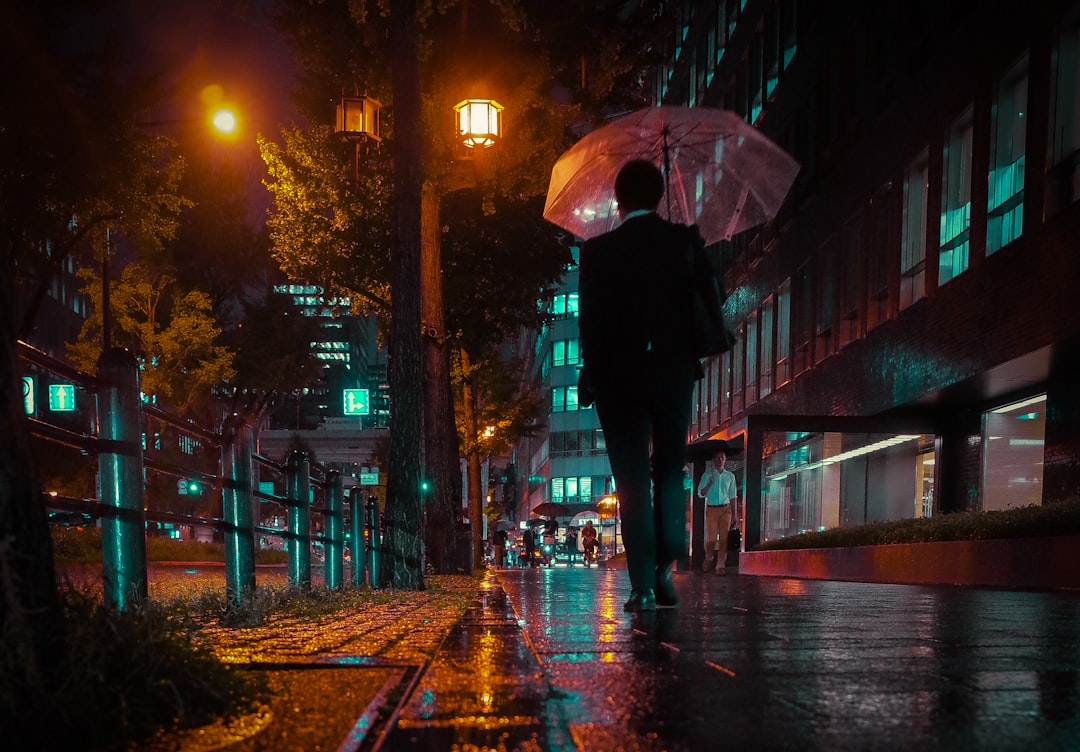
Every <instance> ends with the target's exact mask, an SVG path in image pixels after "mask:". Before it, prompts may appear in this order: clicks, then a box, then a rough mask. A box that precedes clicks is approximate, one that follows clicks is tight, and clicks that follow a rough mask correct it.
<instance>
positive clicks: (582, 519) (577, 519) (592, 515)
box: [570, 512, 600, 527]
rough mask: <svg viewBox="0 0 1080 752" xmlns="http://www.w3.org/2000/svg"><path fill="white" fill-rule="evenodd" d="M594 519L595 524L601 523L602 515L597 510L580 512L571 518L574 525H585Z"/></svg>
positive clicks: (571, 523)
mask: <svg viewBox="0 0 1080 752" xmlns="http://www.w3.org/2000/svg"><path fill="white" fill-rule="evenodd" d="M589 520H592V523H593V524H594V525H599V524H600V515H599V514H597V513H596V512H578V513H577V514H575V515H574V516H573V517H571V518H570V525H571V526H572V527H585V523H586V522H588V521H589Z"/></svg>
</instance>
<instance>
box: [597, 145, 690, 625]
mask: <svg viewBox="0 0 1080 752" xmlns="http://www.w3.org/2000/svg"><path fill="white" fill-rule="evenodd" d="M663 193H664V179H663V175H662V174H661V173H660V170H659V169H657V168H656V166H655V165H653V164H652V163H651V162H647V161H644V160H635V161H632V162H628V163H627V164H626V165H625V166H624V167H623V168H622V169H621V170H620V171H619V174H618V176H617V177H616V179H615V198H616V201H618V208H619V215H620V218H621V220H622V223H621V224H620V225H619V227H617V228H616V229H614V230H611V231H610V232H606V233H604V234H603V235H600V236H598V237H595V238H593V239H591V240H589V241H587V242H586V243H585V246H584V248H582V251H581V266H580V280H579V295H580V309H579V319H578V321H579V324H580V328H581V353H582V357H583V359H584V366H583V369H582V378H581V382H580V386H579V401H581V403H582V404H585V405H588V404H591V403H592V402H593V401H595V403H596V410H597V414H598V415H599V417H600V425H601V427H602V428H603V430H604V437H605V440H606V442H607V453H608V459H609V460H610V462H611V471H612V474H613V475H614V477H615V492H616V493H617V494H618V497H619V504H620V507H621V509H622V521H623V542H624V544H625V546H626V564H627V572H628V574H629V576H630V587H631V594H630V598H629V600H627V601H626V603H625V605H624V608H625V610H627V611H652V610H654V609H656V608H657V606H659V607H661V608H664V607H667V608H670V607H674V606H675V605H676V604H677V603H678V596H677V594H676V592H675V587H674V584H673V582H672V579H671V568H672V565H673V564H674V562H675V560H676V559H677V558H678V557H680V556H682V555H684V554H685V552H686V497H685V493H684V490H683V472H684V470H683V468H684V466H685V464H686V435H687V431H688V429H689V424H690V409H691V406H690V400H691V394H692V392H693V387H694V382H695V381H696V380H697V379H698V378H700V377H701V375H702V373H701V364H700V362H699V361H698V359H697V358H696V357H695V355H694V350H693V346H692V343H691V316H692V311H691V300H690V294H689V290H690V273H691V272H690V269H691V264H692V263H701V262H702V261H704V263H706V264H707V263H708V261H707V260H703V258H698V257H697V256H695V255H694V254H698V255H699V256H701V257H703V256H704V250H703V246H704V244H703V243H702V242H701V239H700V234H699V233H698V230H697V228H696V227H686V226H684V225H676V224H672V223H671V222H668V221H666V220H664V219H662V218H660V217H659V216H658V215H657V214H656V207H657V206H659V204H660V199H661V198H662V197H663ZM650 443H651V445H652V454H651V457H650V451H649V449H650ZM650 460H651V461H650Z"/></svg>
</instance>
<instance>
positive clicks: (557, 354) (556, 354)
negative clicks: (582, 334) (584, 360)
mask: <svg viewBox="0 0 1080 752" xmlns="http://www.w3.org/2000/svg"><path fill="white" fill-rule="evenodd" d="M551 353H552V365H553V366H573V365H577V364H578V363H580V362H581V348H580V345H579V340H578V339H576V338H575V339H559V340H555V342H554V343H552V346H551Z"/></svg>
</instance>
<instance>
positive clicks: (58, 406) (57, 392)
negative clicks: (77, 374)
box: [49, 384, 75, 413]
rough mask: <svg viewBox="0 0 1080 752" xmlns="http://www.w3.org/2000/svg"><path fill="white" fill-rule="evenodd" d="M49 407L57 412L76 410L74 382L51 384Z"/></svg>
mask: <svg viewBox="0 0 1080 752" xmlns="http://www.w3.org/2000/svg"><path fill="white" fill-rule="evenodd" d="M49 409H50V410H52V411H53V412H55V413H70V412H73V411H74V410H75V385H74V384H49Z"/></svg>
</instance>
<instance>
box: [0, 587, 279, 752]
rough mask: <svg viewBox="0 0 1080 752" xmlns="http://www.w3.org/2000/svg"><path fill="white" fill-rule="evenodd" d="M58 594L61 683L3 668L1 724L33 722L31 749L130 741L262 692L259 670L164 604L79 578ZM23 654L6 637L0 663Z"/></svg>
mask: <svg viewBox="0 0 1080 752" xmlns="http://www.w3.org/2000/svg"><path fill="white" fill-rule="evenodd" d="M61 597H62V601H63V607H64V627H65V630H66V635H65V637H66V640H65V648H64V652H65V656H64V665H65V672H64V679H63V683H62V685H61V686H60V687H59V688H58V689H57V690H55V691H51V692H47V691H45V690H44V689H43V688H41V687H26V686H22V685H21V684H16V682H17V681H18V680H17V678H16V675H17V674H18V673H19V672H15V671H0V728H6V729H12V728H22V729H25V730H29V731H30V734H31V738H29V739H24V741H25V744H26V746H25V747H22V748H24V749H27V750H34V749H40V750H52V749H87V750H111V749H127V748H129V747H130V746H131V745H133V744H136V743H138V742H140V741H142V740H145V739H147V738H149V737H150V736H152V735H153V734H154V733H156V732H159V731H160V730H161V729H163V728H191V727H195V726H199V725H203V724H205V723H208V722H210V721H211V720H214V719H215V718H223V717H224V718H229V717H234V716H237V715H239V714H241V713H244V712H246V711H248V710H249V709H251V708H253V707H255V705H256V704H257V702H258V701H259V699H260V698H261V697H263V696H264V695H265V691H266V690H265V687H264V685H263V678H262V675H261V674H259V673H258V672H247V671H239V670H236V669H234V668H232V667H230V666H228V665H226V664H224V663H222V662H221V661H220V660H219V659H217V658H216V657H215V656H214V655H213V653H212V652H211V651H210V649H209V648H207V647H204V646H199V645H197V644H195V643H194V642H192V640H191V638H190V636H189V635H190V633H189V630H188V629H187V628H186V627H185V624H184V620H178V619H176V618H175V616H170V614H169V613H168V609H167V608H166V607H164V606H161V605H158V604H154V603H153V602H146V603H140V604H137V605H136V606H135V607H133V608H130V609H127V610H125V611H123V612H119V611H116V610H114V609H110V608H107V607H105V606H104V605H102V603H101V602H100V600H99V599H98V598H97V597H96V596H94V595H92V594H90V593H88V592H80V591H77V590H75V589H72V588H63V589H62V590H61ZM17 660H19V657H18V656H16V655H11V653H10V647H9V643H7V642H6V641H5V642H4V643H3V644H0V665H7V664H11V662H13V661H17ZM12 665H13V664H12Z"/></svg>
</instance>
